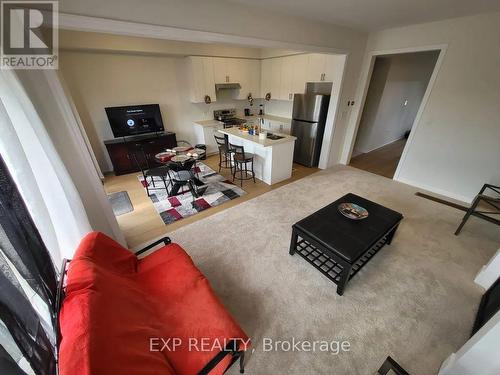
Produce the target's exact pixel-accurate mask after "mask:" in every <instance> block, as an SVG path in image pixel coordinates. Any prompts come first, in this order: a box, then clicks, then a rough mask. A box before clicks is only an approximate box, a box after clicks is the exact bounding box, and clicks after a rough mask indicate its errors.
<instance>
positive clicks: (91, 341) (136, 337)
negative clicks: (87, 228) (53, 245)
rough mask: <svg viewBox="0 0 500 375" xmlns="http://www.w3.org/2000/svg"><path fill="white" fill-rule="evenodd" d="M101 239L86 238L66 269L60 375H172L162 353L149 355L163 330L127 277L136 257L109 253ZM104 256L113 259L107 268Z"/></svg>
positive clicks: (146, 299)
mask: <svg viewBox="0 0 500 375" xmlns="http://www.w3.org/2000/svg"><path fill="white" fill-rule="evenodd" d="M102 236H103V235H97V236H95V235H94V234H92V235H91V236H90V237H89V236H87V237H86V238H85V239H84V240H83V241H82V245H81V246H80V247H79V249H78V251H77V253H76V254H75V258H74V259H73V260H72V261H71V263H70V266H69V269H68V275H67V286H66V297H65V299H64V303H63V306H62V309H61V312H60V318H59V321H60V328H61V336H62V338H61V344H60V359H59V370H60V374H61V375H66V374H67V375H76V374H85V375H94V374H131V375H132V374H151V375H153V374H175V371H174V370H173V369H172V367H171V365H170V363H169V362H168V359H167V358H166V357H165V356H164V354H163V353H161V352H154V351H150V338H151V337H158V336H160V335H161V324H160V323H159V318H158V315H157V312H156V309H155V305H154V302H153V301H151V299H150V297H149V296H148V294H147V293H145V291H144V290H143V289H142V288H141V286H140V285H139V284H138V283H137V282H136V280H135V277H136V275H135V273H131V272H130V266H131V265H132V264H133V263H135V262H132V261H131V259H130V257H129V255H128V254H130V255H131V256H132V257H134V258H135V256H134V255H133V254H132V253H130V252H129V251H128V250H125V249H123V248H122V249H120V248H119V247H117V246H116V245H115V246H111V247H107V246H106V245H107V244H109V240H110V239H109V238H107V237H102ZM99 249H100V250H99ZM103 252H105V254H106V255H105V256H103ZM125 252H126V253H125ZM106 256H109V257H110V258H114V257H115V256H116V258H114V259H113V262H110V265H111V267H106V266H105V265H104V264H105V263H106V262H105V261H104V258H105V257H106ZM101 264H103V265H101ZM117 271H122V272H121V273H119V272H117Z"/></svg>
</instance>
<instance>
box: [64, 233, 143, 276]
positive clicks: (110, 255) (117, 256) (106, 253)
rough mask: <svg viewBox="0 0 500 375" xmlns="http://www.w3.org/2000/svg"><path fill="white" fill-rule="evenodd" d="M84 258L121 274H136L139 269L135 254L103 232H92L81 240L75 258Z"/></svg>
mask: <svg viewBox="0 0 500 375" xmlns="http://www.w3.org/2000/svg"><path fill="white" fill-rule="evenodd" d="M82 258H85V259H90V260H91V261H92V262H94V263H95V264H99V265H101V266H103V267H104V268H106V269H107V270H109V271H114V272H118V273H120V274H135V273H136V270H137V257H136V256H135V254H134V253H133V252H131V251H130V250H129V249H126V248H125V247H123V246H121V245H120V244H119V243H118V242H116V241H115V240H113V239H111V238H109V237H108V236H106V235H105V234H104V233H101V232H91V233H89V234H87V235H86V236H85V237H83V239H82V240H81V241H80V245H79V246H78V248H77V249H76V251H75V255H74V257H73V260H76V259H82Z"/></svg>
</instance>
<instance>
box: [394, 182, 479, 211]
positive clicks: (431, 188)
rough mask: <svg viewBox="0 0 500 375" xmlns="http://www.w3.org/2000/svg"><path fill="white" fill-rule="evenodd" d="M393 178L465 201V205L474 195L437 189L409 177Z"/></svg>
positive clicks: (468, 203) (469, 202)
mask: <svg viewBox="0 0 500 375" xmlns="http://www.w3.org/2000/svg"><path fill="white" fill-rule="evenodd" d="M394 180H395V181H398V182H402V183H404V184H407V185H411V186H414V187H417V188H420V189H424V190H427V191H429V192H431V193H434V194H439V195H442V196H443V197H447V198H451V199H454V200H456V201H459V202H461V203H465V204H467V205H470V204H471V202H472V200H473V199H474V197H466V196H463V195H460V194H455V193H452V192H450V191H446V190H443V189H439V188H436V187H433V186H429V185H426V184H422V183H420V182H416V181H413V180H410V179H407V178H404V177H398V178H396V177H394Z"/></svg>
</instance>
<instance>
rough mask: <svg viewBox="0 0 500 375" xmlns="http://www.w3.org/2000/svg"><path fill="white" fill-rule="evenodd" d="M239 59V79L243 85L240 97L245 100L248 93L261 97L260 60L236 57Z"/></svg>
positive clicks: (237, 62)
mask: <svg viewBox="0 0 500 375" xmlns="http://www.w3.org/2000/svg"><path fill="white" fill-rule="evenodd" d="M234 60H237V61H236V64H237V65H238V72H239V81H238V83H239V84H240V85H241V89H240V92H239V94H238V99H241V100H245V99H247V97H248V94H252V97H253V98H254V99H255V98H259V97H260V60H251V59H234Z"/></svg>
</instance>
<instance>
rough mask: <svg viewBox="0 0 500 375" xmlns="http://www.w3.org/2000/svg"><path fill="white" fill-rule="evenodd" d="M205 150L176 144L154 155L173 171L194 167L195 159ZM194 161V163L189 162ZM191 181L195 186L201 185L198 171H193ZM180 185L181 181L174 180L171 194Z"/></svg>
mask: <svg viewBox="0 0 500 375" xmlns="http://www.w3.org/2000/svg"><path fill="white" fill-rule="evenodd" d="M204 154H205V150H203V149H199V148H193V147H188V146H178V147H174V148H173V149H167V150H165V151H164V152H160V153H158V154H156V155H155V159H156V161H158V163H161V164H164V165H166V166H170V167H171V169H172V170H174V171H182V170H184V171H190V172H192V170H191V169H195V168H196V161H197V160H198V159H200V158H201V157H203V155H204ZM191 162H194V163H191ZM192 181H193V183H194V184H195V185H196V186H203V185H205V183H204V182H203V181H201V180H200V178H199V176H198V172H194V173H193V177H192ZM181 186H182V182H174V186H173V187H172V190H171V193H170V194H169V195H170V196H171V195H175V194H173V193H174V192H175V193H176V192H177V191H179V189H180V188H181Z"/></svg>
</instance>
